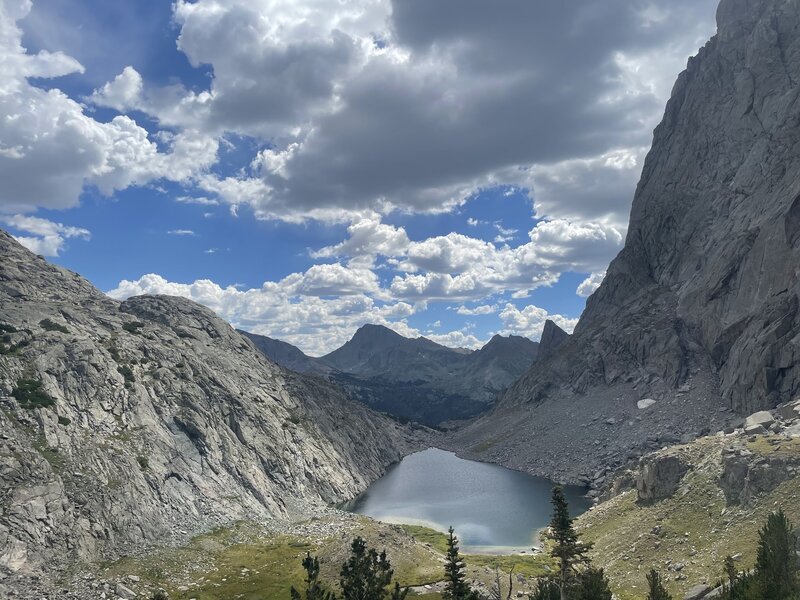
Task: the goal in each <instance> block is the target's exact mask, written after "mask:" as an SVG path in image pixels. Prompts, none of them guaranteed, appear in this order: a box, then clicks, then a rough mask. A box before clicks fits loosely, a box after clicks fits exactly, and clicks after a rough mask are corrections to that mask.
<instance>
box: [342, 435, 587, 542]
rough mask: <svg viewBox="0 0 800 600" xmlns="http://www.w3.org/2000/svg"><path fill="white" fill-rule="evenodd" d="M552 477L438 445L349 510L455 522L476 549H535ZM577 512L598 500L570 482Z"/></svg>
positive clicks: (433, 523) (393, 519)
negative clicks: (466, 456)
mask: <svg viewBox="0 0 800 600" xmlns="http://www.w3.org/2000/svg"><path fill="white" fill-rule="evenodd" d="M553 485H554V484H553V483H552V482H551V481H548V480H546V479H542V478H540V477H532V476H530V475H526V474H524V473H520V472H518V471H511V470H509V469H505V468H503V467H499V466H497V465H490V464H486V463H480V462H475V461H472V460H464V459H461V458H458V457H457V456H456V455H455V454H453V453H452V452H445V451H444V450H438V449H435V448H431V449H429V450H425V451H423V452H417V453H416V454H412V455H410V456H407V457H405V458H404V459H403V460H402V461H401V462H399V463H398V464H396V465H394V466H392V467H391V468H389V470H388V471H387V473H386V474H385V475H384V476H383V477H381V478H380V479H378V480H377V481H376V482H374V483H373V484H372V485H371V486H370V487H369V488H368V489H367V490H366V491H365V492H364V493H363V494H361V495H360V496H359V497H358V498H356V499H355V500H353V501H352V502H350V503H349V504H348V505H347V506H346V509H347V510H349V511H351V512H355V513H359V514H362V515H368V516H370V517H373V518H375V519H378V520H380V521H386V522H390V523H408V524H418V525H427V526H429V527H432V528H434V529H438V530H440V531H446V530H447V528H448V527H449V526H450V525H452V526H453V528H454V529H455V530H456V533H457V534H458V536H459V538H460V539H461V547H462V549H464V550H467V551H470V552H499V553H502V552H516V551H521V550H530V549H531V547H532V546H533V545H534V544H536V543H537V535H538V532H539V531H540V530H541V529H543V528H544V527H547V525H548V524H549V523H550V516H551V510H552V507H551V505H550V494H551V491H552V489H553ZM564 493H565V494H566V496H567V499H568V500H569V506H570V513H571V514H572V515H573V516H575V515H578V514H580V513H582V512H584V511H586V510H588V508H589V506H591V502H590V501H589V500H587V499H586V498H583V497H582V496H583V494H584V493H585V490H584V489H582V488H578V487H572V486H566V487H564Z"/></svg>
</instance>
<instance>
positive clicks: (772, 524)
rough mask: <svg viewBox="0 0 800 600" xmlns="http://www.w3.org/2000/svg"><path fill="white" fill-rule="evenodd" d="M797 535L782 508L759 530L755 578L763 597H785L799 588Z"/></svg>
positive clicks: (765, 599)
mask: <svg viewBox="0 0 800 600" xmlns="http://www.w3.org/2000/svg"><path fill="white" fill-rule="evenodd" d="M796 547H797V536H796V535H795V533H794V530H793V529H792V525H791V523H789V520H788V519H787V518H786V515H785V514H784V512H783V510H779V511H778V512H776V513H772V514H771V515H770V516H769V517H768V518H767V523H766V524H765V525H764V527H763V528H762V529H761V531H760V532H759V541H758V555H757V557H756V578H757V580H758V584H759V588H760V590H761V596H762V598H763V600H785V599H786V598H789V597H790V596H791V595H792V594H793V593H796V592H798V591H800V589H798V564H797V555H796V550H795V548H796Z"/></svg>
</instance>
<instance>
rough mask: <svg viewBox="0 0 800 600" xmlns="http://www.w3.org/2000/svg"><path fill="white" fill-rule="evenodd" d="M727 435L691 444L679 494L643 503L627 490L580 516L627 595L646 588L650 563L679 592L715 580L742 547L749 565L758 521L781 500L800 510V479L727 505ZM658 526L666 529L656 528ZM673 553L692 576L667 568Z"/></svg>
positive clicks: (600, 561) (625, 599)
mask: <svg viewBox="0 0 800 600" xmlns="http://www.w3.org/2000/svg"><path fill="white" fill-rule="evenodd" d="M724 443H725V441H724V440H721V439H720V438H704V439H701V440H698V441H697V442H695V443H693V444H691V445H689V446H687V447H686V452H687V455H688V456H689V457H690V460H691V462H692V463H693V465H694V468H693V470H692V471H690V472H689V474H687V476H686V478H685V479H684V481H683V482H682V484H681V489H680V490H679V491H678V493H677V494H675V495H674V496H673V497H671V498H667V499H666V500H662V501H661V502H657V503H655V504H652V505H639V504H637V503H636V492H635V491H631V492H626V493H625V494H623V495H621V496H617V497H616V498H613V499H611V500H609V501H607V502H604V503H602V504H600V505H599V506H598V507H597V508H596V509H595V510H593V511H590V512H588V513H585V514H584V515H582V516H581V517H579V518H578V520H577V525H578V527H579V531H580V534H581V537H582V538H583V539H584V540H586V541H590V542H593V543H594V544H595V546H594V549H593V551H592V553H591V556H592V559H593V560H594V562H595V564H596V565H597V566H601V567H603V568H605V570H606V573H607V575H608V576H609V578H610V580H611V584H612V585H611V587H612V589H613V590H614V591H615V592H616V593H617V595H618V596H619V597H620V599H621V600H633V599H638V598H641V597H643V596H644V589H645V585H646V582H645V573H646V572H647V571H649V570H650V568H656V569H658V570H660V571H661V573H662V575H664V576H665V577H666V578H668V581H667V585H668V588H669V590H670V592H671V593H672V594H673V596H674V597H675V598H680V597H683V594H684V593H685V592H686V590H687V589H689V588H690V587H692V586H693V585H696V584H697V583H700V582H702V581H706V582H708V583H714V582H715V581H716V580H717V579H718V578H719V577H721V576H722V572H723V560H724V559H725V556H726V555H728V554H731V555H733V554H736V553H741V554H742V555H743V558H742V561H741V562H740V563H737V564H738V567H739V568H740V569H748V568H750V567H752V566H753V564H754V562H755V553H756V545H757V540H758V529H759V528H760V527H761V525H762V524H763V523H764V521H765V520H766V518H767V515H768V514H769V513H770V512H772V511H774V510H777V509H778V508H779V507H782V508H783V509H784V511H785V512H786V514H787V515H800V481H798V479H790V480H788V481H786V482H784V483H783V484H781V485H780V486H779V487H778V488H777V489H775V490H773V491H772V492H771V493H769V494H767V495H765V496H762V497H760V498H759V499H758V502H757V503H756V504H754V505H753V506H749V507H748V506H726V504H725V498H724V495H723V494H722V491H721V490H720V488H719V486H718V484H717V476H718V473H719V457H720V452H721V449H722V447H723V445H724ZM755 444H756V447H757V448H760V449H761V450H763V451H767V450H768V449H769V451H770V452H772V451H774V449H773V448H772V447H771V446H770V445H769V444H767V445H766V446H765V445H764V442H763V441H762V440H757V441H756V442H755ZM792 447H796V448H797V451H798V452H800V445H798V446H794V445H793V444H788V445H786V446H785V448H786V450H785V451H786V452H789V451H791V448H792ZM795 520H797V519H795ZM796 525H797V523H796ZM656 526H658V527H659V529H657V530H654V528H655V527H656ZM687 534H688V535H687ZM667 560H671V561H672V562H673V563H676V562H682V563H684V564H685V567H684V568H683V570H682V571H681V573H682V574H685V575H686V577H687V578H686V579H685V580H683V581H675V575H676V574H675V573H673V572H671V571H668V570H667V568H666V564H665V563H666V561H667Z"/></svg>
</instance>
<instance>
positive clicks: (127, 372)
mask: <svg viewBox="0 0 800 600" xmlns="http://www.w3.org/2000/svg"><path fill="white" fill-rule="evenodd" d="M117 372H118V373H119V374H120V375H122V377H124V378H125V383H133V382H134V381H136V377H135V376H134V374H133V371H132V370H131V368H130V367H129V366H128V365H120V366H119V367H117Z"/></svg>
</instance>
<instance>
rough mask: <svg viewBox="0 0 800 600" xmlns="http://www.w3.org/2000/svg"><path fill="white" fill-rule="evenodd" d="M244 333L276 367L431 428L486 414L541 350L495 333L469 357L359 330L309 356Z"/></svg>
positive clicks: (370, 328) (369, 328)
mask: <svg viewBox="0 0 800 600" xmlns="http://www.w3.org/2000/svg"><path fill="white" fill-rule="evenodd" d="M559 331H560V330H559ZM562 333H563V332H562ZM245 335H247V336H248V337H249V338H250V339H251V340H252V341H253V343H254V344H255V345H256V346H257V347H258V348H259V350H261V351H262V352H263V353H264V354H265V355H266V356H267V357H268V358H269V359H271V360H273V361H275V362H277V363H278V364H280V365H283V366H285V367H287V368H289V369H293V370H297V371H299V372H301V373H308V374H313V375H321V376H323V377H326V378H327V379H329V380H331V381H333V382H335V383H337V384H338V385H340V386H341V387H342V388H343V389H344V390H345V391H346V392H347V394H348V396H350V397H351V398H353V399H356V400H358V401H359V402H362V403H364V404H366V405H368V406H370V407H372V408H374V409H376V410H379V411H383V412H387V413H389V414H392V415H395V416H397V417H400V418H402V419H409V420H412V421H418V422H420V423H424V424H426V425H432V426H436V425H440V424H441V423H443V422H446V421H453V420H458V419H467V418H471V417H474V416H476V415H478V414H480V413H483V412H486V411H487V410H488V409H489V408H490V407H491V405H492V403H493V402H494V400H495V399H496V397H497V395H498V394H499V393H500V392H502V391H504V390H505V389H506V388H508V387H509V386H510V385H511V384H512V383H514V381H516V379H517V378H518V377H519V376H520V375H522V374H523V373H524V372H525V371H526V370H527V369H528V368H529V367H530V366H531V364H532V363H533V361H534V360H535V359H536V356H537V351H538V347H539V344H538V343H536V342H532V341H531V340H529V339H528V338H524V337H519V336H508V337H503V336H500V335H496V336H494V337H493V338H492V339H491V340H490V341H489V342H487V344H486V345H485V346H484V347H483V348H481V349H479V350H476V351H475V352H470V351H468V350H460V349H454V348H448V347H446V346H442V345H441V344H437V343H435V342H433V341H431V340H429V339H427V338H424V337H419V338H407V337H404V336H402V335H400V334H398V333H396V332H394V331H392V330H391V329H388V328H387V327H383V326H382V325H364V326H362V327H361V328H359V329H358V331H356V333H355V335H353V338H352V339H350V340H349V341H348V342H346V343H345V344H344V345H343V346H342V347H341V348H337V349H336V350H334V351H333V352H331V353H329V354H326V355H325V356H322V357H320V358H313V357H310V356H307V355H305V354H303V353H302V352H301V351H300V349H299V348H295V347H294V346H292V345H291V344H287V343H286V342H282V341H280V340H273V339H271V338H268V337H265V336H261V335H256V334H251V333H245ZM556 335H557V334H556ZM564 335H566V334H564Z"/></svg>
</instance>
